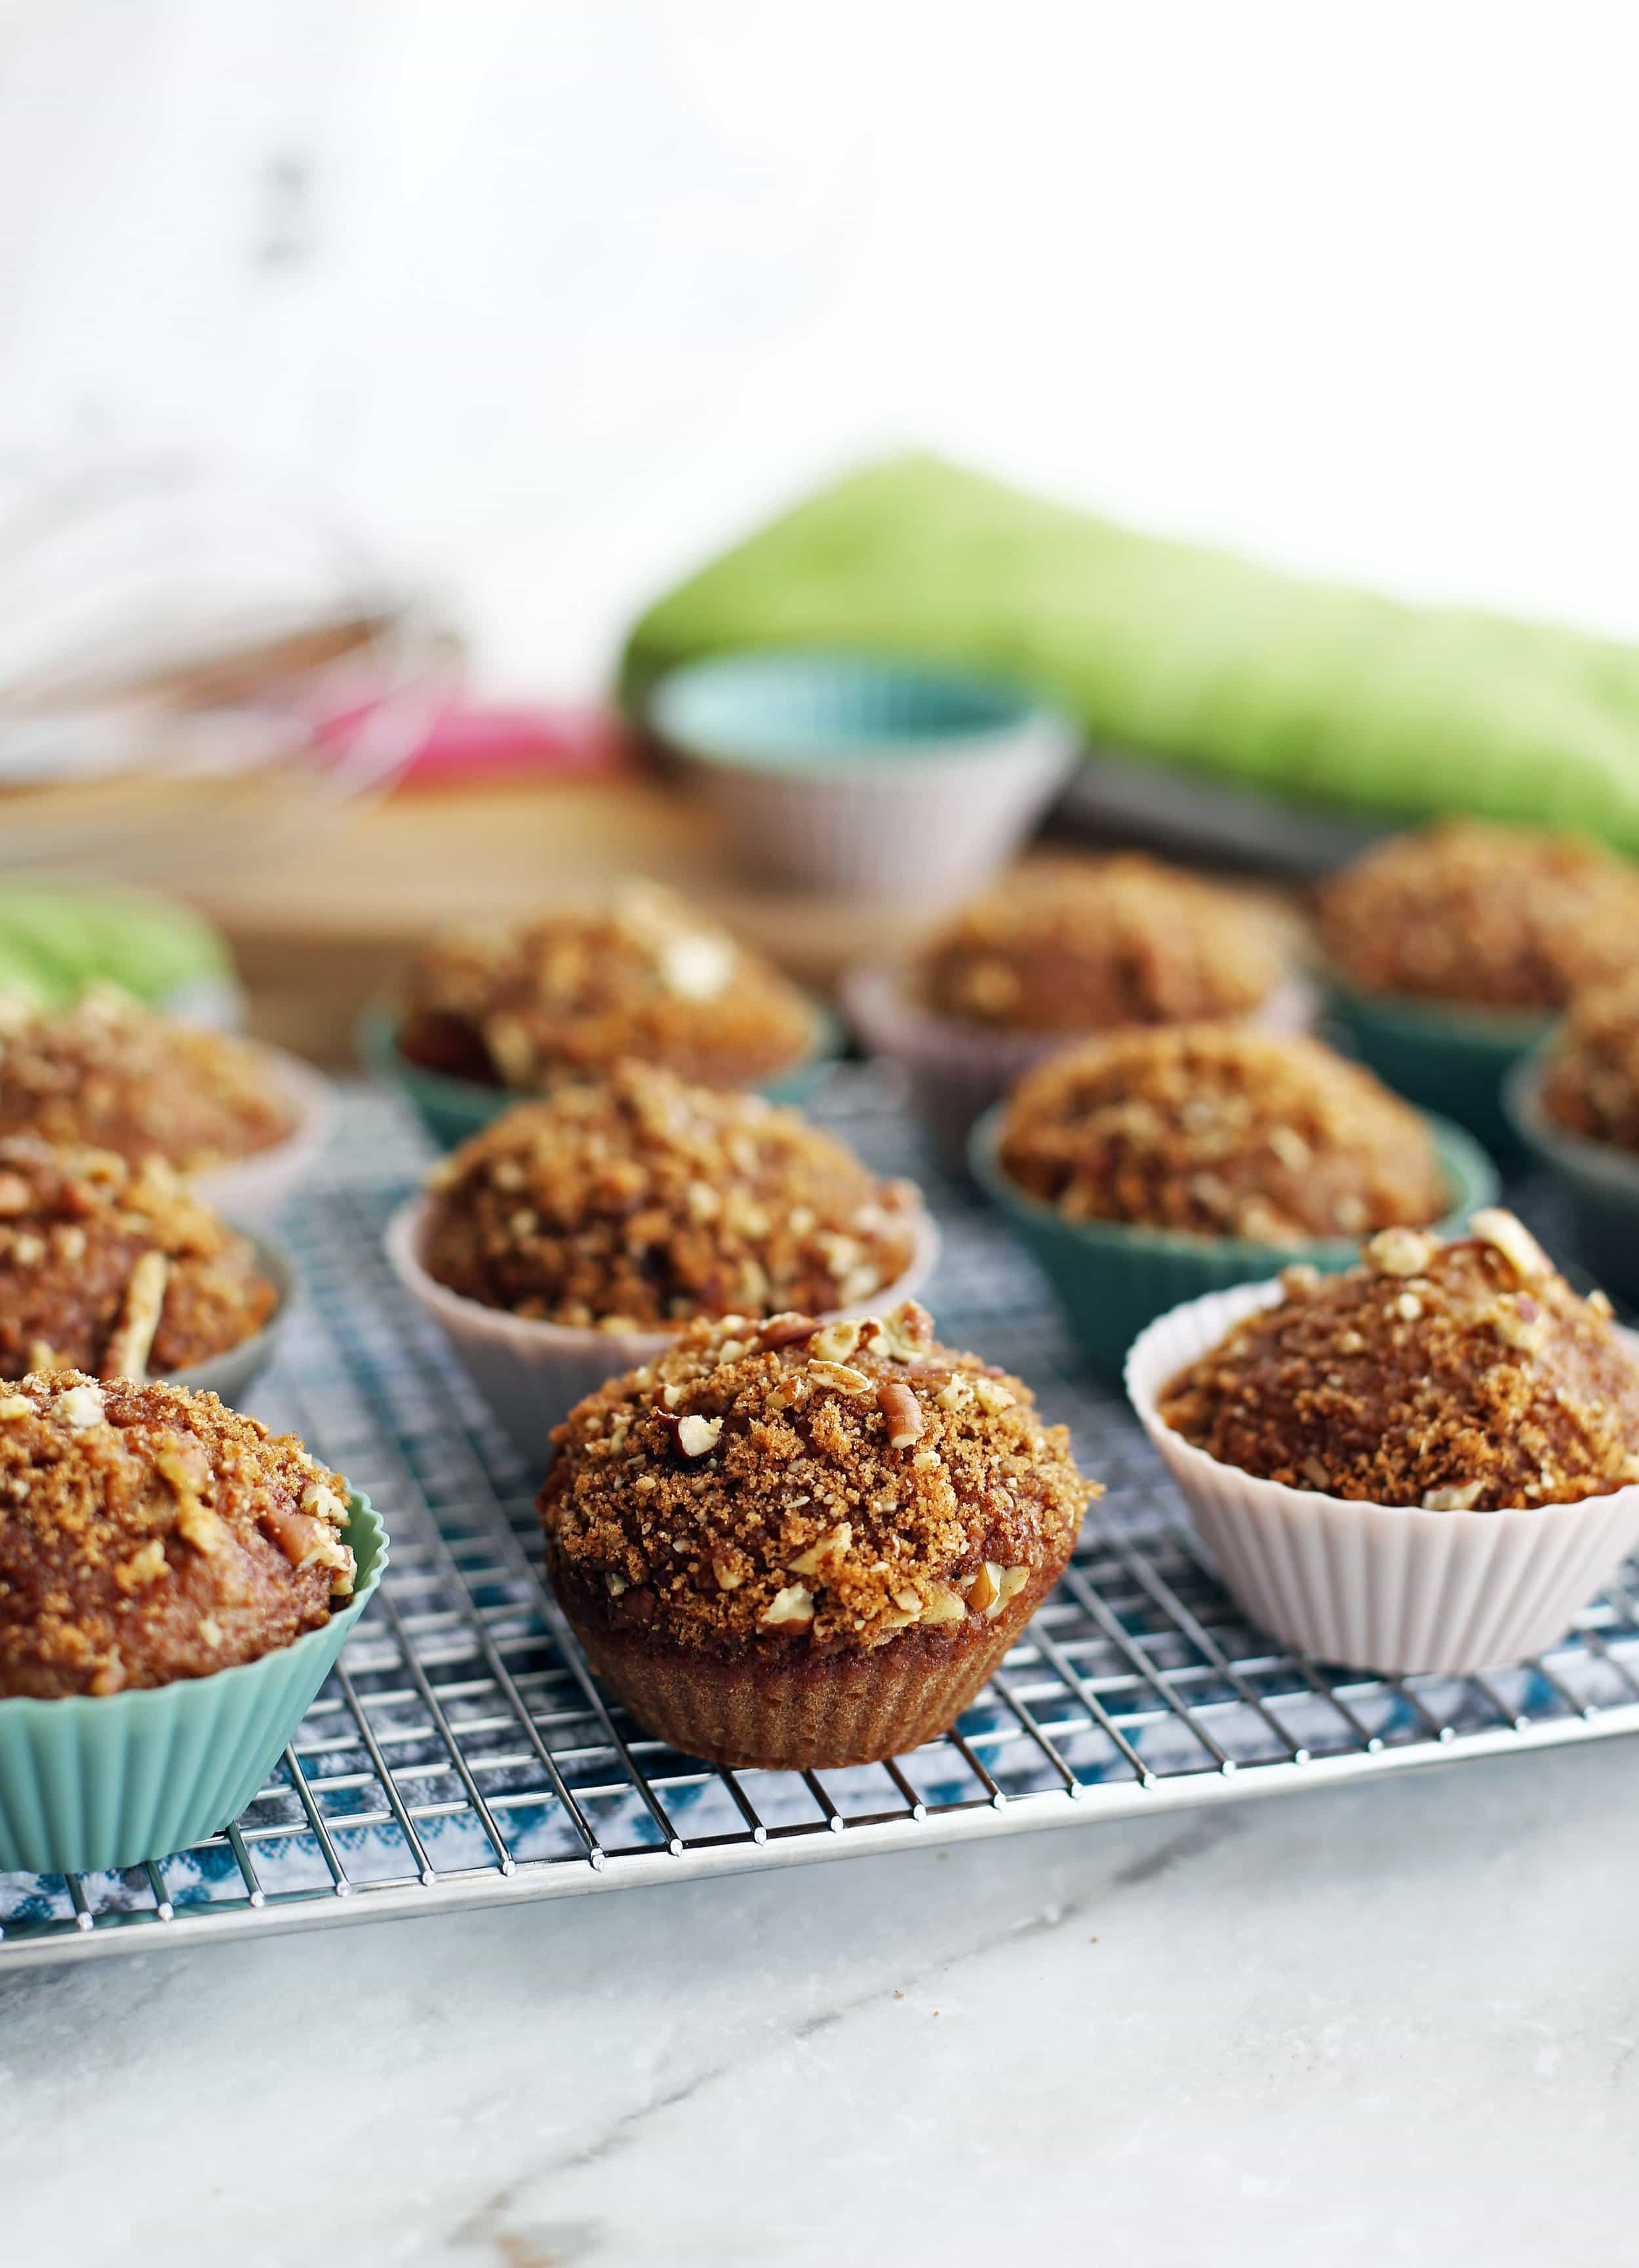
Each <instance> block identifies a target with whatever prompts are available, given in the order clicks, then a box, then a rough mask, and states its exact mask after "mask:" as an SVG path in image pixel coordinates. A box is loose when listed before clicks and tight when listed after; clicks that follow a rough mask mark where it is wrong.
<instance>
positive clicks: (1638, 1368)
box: [1158, 1207, 1639, 1512]
mask: <svg viewBox="0 0 1639 2268" xmlns="http://www.w3.org/2000/svg"><path fill="white" fill-rule="evenodd" d="M1471 1227H1472V1230H1473V1233H1472V1234H1470V1235H1468V1236H1465V1237H1461V1238H1458V1239H1455V1240H1453V1241H1451V1242H1449V1243H1441V1242H1439V1241H1437V1239H1434V1238H1423V1239H1422V1240H1419V1241H1420V1242H1421V1244H1422V1247H1423V1249H1422V1251H1421V1253H1418V1254H1415V1255H1414V1254H1413V1252H1412V1250H1411V1248H1410V1246H1409V1244H1407V1242H1406V1241H1404V1239H1403V1238H1402V1237H1401V1235H1400V1233H1399V1232H1394V1231H1390V1232H1388V1233H1386V1234H1385V1236H1380V1237H1377V1238H1374V1239H1372V1240H1371V1242H1369V1243H1368V1244H1367V1245H1366V1246H1365V1248H1364V1250H1363V1255H1362V1261H1361V1264H1360V1265H1359V1266H1358V1267H1356V1268H1353V1269H1351V1270H1349V1273H1348V1274H1347V1275H1342V1276H1327V1277H1313V1276H1310V1275H1307V1274H1305V1275H1304V1276H1302V1277H1299V1276H1298V1275H1297V1271H1291V1272H1290V1276H1291V1279H1290V1280H1288V1281H1287V1283H1286V1292H1285V1297H1284V1298H1283V1300H1281V1302H1280V1304H1279V1305H1278V1306H1276V1307H1271V1308H1268V1309H1265V1310H1264V1311H1262V1312H1261V1313H1260V1314H1253V1315H1249V1316H1246V1318H1244V1319H1243V1321H1241V1322H1238V1323H1237V1324H1236V1325H1235V1326H1234V1328H1233V1329H1231V1331H1230V1332H1229V1334H1228V1335H1227V1337H1225V1338H1224V1340H1223V1341H1222V1342H1221V1344H1219V1345H1217V1346H1216V1347H1214V1348H1213V1349H1212V1350H1211V1351H1209V1353H1207V1354H1204V1355H1202V1357H1201V1358H1200V1359H1199V1360H1198V1361H1196V1362H1194V1363H1192V1364H1191V1365H1190V1366H1188V1367H1187V1369H1185V1370H1183V1371H1181V1372H1180V1374H1179V1375H1178V1376H1177V1377H1176V1378H1175V1379H1173V1380H1172V1382H1171V1383H1170V1384H1169V1385H1168V1386H1167V1387H1166V1388H1165V1391H1164V1392H1163V1393H1162V1395H1160V1397H1159V1403H1158V1406H1159V1410H1160V1414H1161V1416H1162V1418H1164V1419H1165V1422H1166V1424H1167V1425H1171V1426H1172V1428H1173V1430H1174V1431H1175V1432H1179V1433H1181V1434H1182V1435H1183V1436H1184V1438H1185V1439H1186V1440H1190V1441H1193V1442H1194V1443H1195V1445H1196V1446H1197V1447H1199V1448H1202V1449H1204V1450H1206V1452H1207V1453H1208V1454H1209V1455H1210V1456H1213V1457H1216V1459H1217V1460H1218V1461H1219V1462H1220V1463H1222V1464H1226V1465H1233V1466H1236V1467H1238V1469H1240V1470H1241V1471H1242V1472H1247V1473H1254V1474H1257V1475H1259V1476H1260V1477H1262V1478H1264V1479H1266V1480H1274V1481H1282V1482H1284V1483H1285V1484H1286V1485H1287V1486H1288V1487H1290V1488H1312V1489H1319V1490H1321V1491H1324V1493H1326V1494H1327V1495H1328V1496H1335V1497H1345V1498H1352V1499H1356V1500H1358V1501H1362V1502H1366V1503H1371V1504H1385V1505H1420V1506H1424V1507H1425V1508H1426V1509H1428V1510H1430V1511H1434V1512H1451V1511H1468V1510H1479V1511H1482V1512H1494V1511H1497V1510H1500V1509H1502V1508H1503V1507H1505V1506H1532V1505H1539V1504H1569V1503H1574V1502H1575V1501H1577V1499H1580V1498H1583V1497H1587V1496H1598V1495H1603V1494H1605V1493H1606V1492H1608V1491H1611V1490H1613V1489H1616V1488H1620V1487H1623V1486H1625V1485H1626V1484H1628V1483H1629V1482H1633V1481H1639V1363H1635V1359H1634V1358H1633V1357H1632V1355H1631V1354H1630V1353H1629V1352H1628V1349H1627V1347H1626V1346H1625V1345H1624V1344H1622V1342H1621V1339H1620V1338H1619V1337H1617V1335H1616V1332H1615V1330H1614V1329H1613V1325H1612V1322H1611V1310H1610V1303H1609V1301H1608V1300H1603V1299H1601V1298H1600V1297H1599V1295H1598V1294H1596V1295H1594V1296H1593V1297H1592V1298H1591V1299H1587V1300H1583V1299H1579V1298H1578V1297H1577V1293H1576V1292H1573V1291H1572V1290H1571V1288H1570V1286H1569V1284H1567V1283H1566V1282H1565V1280H1564V1278H1563V1277H1562V1276H1560V1275H1559V1274H1558V1273H1557V1272H1556V1271H1555V1270H1554V1266H1553V1264H1552V1263H1551V1262H1550V1261H1549V1260H1548V1259H1547V1256H1546V1255H1545V1254H1544V1253H1543V1252H1542V1250H1541V1248H1540V1246H1539V1245H1538V1244H1537V1242H1536V1240H1535V1239H1534V1238H1533V1237H1532V1235H1531V1233H1530V1232H1529V1231H1528V1230H1527V1229H1526V1228H1525V1226H1524V1224H1523V1223H1522V1222H1520V1221H1519V1220H1518V1219H1516V1218H1515V1217H1514V1215H1513V1214H1512V1213H1510V1212H1505V1211H1502V1210H1501V1209H1500V1208H1489V1207H1488V1208H1487V1209H1485V1210H1484V1211H1481V1212H1477V1213H1476V1214H1475V1215H1474V1220H1473V1222H1472V1224H1471ZM1414 1261H1415V1265H1414V1264H1413V1263H1414Z"/></svg>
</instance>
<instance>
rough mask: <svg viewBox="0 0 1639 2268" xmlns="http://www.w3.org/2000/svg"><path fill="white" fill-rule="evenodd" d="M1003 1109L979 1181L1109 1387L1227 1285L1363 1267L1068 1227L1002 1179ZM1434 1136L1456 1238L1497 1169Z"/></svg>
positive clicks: (1137, 1232) (1349, 1246) (1201, 1240)
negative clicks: (1165, 1325)
mask: <svg viewBox="0 0 1639 2268" xmlns="http://www.w3.org/2000/svg"><path fill="white" fill-rule="evenodd" d="M1004 1108H1005V1105H1003V1104H1001V1103H998V1104H996V1107H995V1108H993V1109H990V1110H988V1111H987V1112H986V1113H985V1115H984V1116H983V1117H982V1118H981V1119H980V1121H979V1122H978V1123H977V1125H976V1126H975V1127H974V1130H973V1136H972V1138H971V1141H970V1144H969V1147H968V1162H969V1164H970V1166H971V1167H972V1169H973V1174H974V1180H975V1181H977V1182H979V1184H980V1186H981V1188H982V1189H983V1190H984V1191H985V1193H986V1195H987V1196H988V1197H989V1198H990V1200H991V1202H992V1203H993V1204H995V1205H996V1207H997V1209H998V1210H999V1211H1002V1212H1003V1213H1004V1214H1005V1215H1006V1216H1007V1219H1008V1220H1009V1221H1010V1223H1011V1226H1012V1227H1013V1229H1014V1231H1015V1233H1017V1234H1018V1238H1019V1240H1020V1241H1021V1242H1022V1243H1023V1244H1024V1245H1025V1248H1026V1249H1027V1250H1028V1251H1029V1252H1030V1253H1031V1255H1032V1256H1033V1258H1034V1259H1035V1260H1036V1262H1037V1263H1039V1265H1040V1268H1041V1270H1042V1272H1043V1274H1044V1275H1045V1276H1046V1277H1047V1280H1048V1282H1049V1283H1050V1284H1051V1285H1052V1286H1053V1288H1054V1290H1055V1292H1056V1293H1057V1294H1058V1297H1059V1300H1060V1303H1061V1305H1062V1307H1063V1309H1064V1312H1065V1314H1066V1315H1067V1316H1068V1317H1069V1323H1070V1328H1071V1329H1072V1330H1073V1331H1074V1332H1075V1334H1076V1337H1077V1339H1078V1340H1079V1341H1080V1342H1081V1344H1082V1346H1083V1348H1084V1350H1085V1351H1086V1353H1087V1356H1088V1358H1089V1359H1090V1361H1091V1365H1092V1367H1093V1370H1094V1371H1095V1373H1097V1375H1098V1376H1099V1377H1100V1378H1101V1379H1104V1380H1106V1381H1108V1382H1109V1383H1111V1384H1114V1383H1117V1382H1118V1381H1120V1378H1121V1365H1122V1363H1123V1362H1124V1360H1125V1359H1126V1356H1127V1351H1128V1347H1130V1346H1131V1344H1132V1343H1133V1341H1134V1340H1135V1339H1136V1337H1137V1336H1138V1334H1139V1332H1140V1331H1141V1330H1143V1328H1144V1326H1145V1324H1146V1323H1149V1322H1153V1321H1154V1319H1155V1317H1156V1316H1157V1315H1160V1314H1165V1313H1166V1311H1167V1309H1168V1308H1169V1307H1180V1306H1181V1305H1182V1304H1183V1302H1184V1301H1185V1300H1196V1299H1199V1298H1201V1297H1202V1294H1203V1293H1205V1292H1221V1291H1225V1290H1227V1289H1228V1288H1229V1287H1230V1286H1231V1285H1235V1284H1253V1283H1258V1282H1260V1281H1261V1280H1262V1279H1263V1278H1267V1277H1270V1276H1278V1275H1279V1274H1280V1272H1281V1270H1282V1269H1283V1268H1290V1267H1292V1266H1293V1265H1294V1264H1295V1263H1300V1262H1305V1261H1306V1262H1307V1263H1310V1265H1311V1266H1312V1267H1315V1268H1319V1269H1320V1270H1322V1271H1323V1272H1324V1273H1326V1274H1327V1275H1334V1274H1336V1273H1338V1272H1340V1271H1341V1270H1343V1269H1345V1268H1349V1267H1351V1266H1352V1265H1353V1264H1354V1263H1355V1261H1356V1259H1357V1258H1358V1257H1359V1252H1360V1247H1359V1244H1358V1241H1356V1240H1354V1239H1344V1238H1327V1239H1326V1240H1324V1241H1317V1242H1314V1243H1312V1244H1283V1245H1273V1244H1253V1243H1248V1242H1246V1241H1242V1240H1240V1239H1238V1238H1233V1237H1221V1238H1220V1237H1207V1236H1190V1235H1187V1234H1183V1233H1180V1232H1177V1231H1173V1230H1166V1229H1150V1228H1134V1227H1131V1226H1128V1225H1127V1224H1126V1223H1124V1222H1119V1221H1072V1220H1066V1219H1064V1217H1063V1215H1062V1213H1059V1212H1056V1211H1055V1210H1054V1209H1053V1207H1052V1206H1051V1205H1046V1204H1040V1203H1039V1202H1038V1201H1037V1200H1036V1199H1035V1198H1033V1197H1026V1196H1025V1193H1024V1191H1023V1190H1022V1189H1018V1187H1016V1185H1015V1184H1014V1183H1013V1182H1011V1181H1010V1180H1009V1178H1008V1176H1007V1175H1006V1174H1005V1173H1004V1172H1003V1168H1002V1164H1001V1160H1000V1159H999V1158H998V1156H997V1154H996V1146H997V1139H998V1136H999V1134H1000V1130H1001V1123H1002V1118H1003V1111H1004ZM1428 1126H1429V1131H1430V1135H1431V1137H1432V1138H1433V1141H1434V1146H1435V1149H1436V1151H1437V1153H1438V1156H1439V1160H1440V1164H1441V1166H1442V1167H1443V1168H1444V1172H1445V1175H1446V1178H1447V1181H1448V1182H1449V1184H1450V1187H1451V1190H1452V1206H1451V1210H1450V1211H1449V1212H1447V1214H1446V1215H1445V1217H1444V1219H1442V1221H1441V1222H1440V1224H1439V1226H1440V1229H1441V1231H1442V1233H1444V1234H1446V1235H1450V1234H1452V1233H1455V1231H1456V1230H1457V1229H1459V1227H1460V1226H1462V1225H1463V1223H1464V1222H1466V1219H1467V1218H1468V1216H1469V1214H1470V1213H1471V1212H1473V1211H1474V1209H1475V1208H1476V1207H1477V1206H1480V1205H1483V1204H1491V1203H1492V1202H1493V1200H1494V1199H1495V1198H1496V1195H1497V1192H1498V1188H1499V1184H1498V1181H1497V1175H1496V1167H1494V1166H1493V1165H1492V1163H1491V1160H1489V1158H1488V1157H1487V1156H1486V1154H1485V1152H1484V1151H1483V1150H1481V1147H1480V1146H1479V1145H1478V1143H1476V1142H1474V1141H1473V1140H1472V1139H1471V1138H1470V1137H1469V1136H1468V1135H1467V1134H1466V1133H1465V1132H1464V1131H1463V1130H1462V1129H1461V1127H1459V1126H1453V1125H1452V1124H1450V1123H1448V1122H1447V1121H1446V1120H1444V1119H1442V1118H1436V1117H1433V1116H1429V1117H1428Z"/></svg>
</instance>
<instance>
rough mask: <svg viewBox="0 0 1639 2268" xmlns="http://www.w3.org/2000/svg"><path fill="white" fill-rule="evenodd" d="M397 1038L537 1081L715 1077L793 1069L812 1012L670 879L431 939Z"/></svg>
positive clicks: (499, 1082)
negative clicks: (626, 1075)
mask: <svg viewBox="0 0 1639 2268" xmlns="http://www.w3.org/2000/svg"><path fill="white" fill-rule="evenodd" d="M405 1008H406V1013H405V1017H404V1021H403V1024H402V1026H401V1030H400V1034H399V1046H400V1049H401V1052H402V1053H404V1054H405V1055H407V1056H408V1057H410V1058H411V1060H412V1061H415V1062H418V1063H422V1064H426V1065H427V1066H428V1067H429V1068H430V1069H432V1070H436V1071H447V1072H449V1073H451V1074H452V1075H454V1076H456V1077H461V1078H467V1079H479V1080H481V1081H484V1082H487V1083H489V1084H490V1085H494V1086H505V1087H510V1088H512V1089H513V1090H514V1091H516V1092H518V1093H520V1094H529V1093H537V1092H540V1090H542V1089H544V1088H546V1087H548V1086H551V1085H552V1084H554V1083H555V1081H556V1080H557V1079H562V1078H566V1077H568V1078H573V1077H577V1076H584V1074H585V1073H587V1072H589V1071H592V1072H597V1071H606V1070H607V1069H608V1068H609V1066H610V1065H611V1064H614V1062H615V1061H616V1060H617V1059H618V1058H619V1057H622V1056H635V1057H641V1058H643V1060H644V1061H645V1062H649V1063H656V1064H664V1065H665V1066H666V1067H667V1068H668V1069H670V1070H672V1071H676V1072H677V1073H678V1074H679V1075H680V1077H682V1078H684V1079H693V1080H695V1081H698V1082H699V1083H700V1084H702V1085H703V1086H740V1085H746V1084H751V1083H753V1082H754V1081H756V1080H757V1079H763V1078H768V1077H769V1076H771V1075H772V1074H773V1073H775V1072H776V1071H782V1070H783V1069H785V1068H787V1067H788V1066H789V1065H790V1064H794V1063H796V1062H797V1061H799V1060H800V1059H801V1058H802V1057H804V1056H805V1055H807V1054H808V1053H809V1052H810V1051H811V1050H812V1047H813V1044H814V1038H815V1031H814V1020H813V1013H812V1010H811V1008H810V1007H809V1005H808V1003H807V1001H806V1000H805V998H803V995H802V994H801V992H799V991H798V990H797V987H796V986H795V985H793V984H791V983H789V982H788V981H787V979H786V978H785V977H783V976H781V975H780V973H779V971H778V970H777V969H775V968H774V967H773V966H772V965H771V964H770V963H769V962H768V961H764V960H762V959H761V957H760V956H759V955H758V954H753V953H750V952H748V951H747V950H746V947H745V946H741V945H739V944H738V943H737V942H736V941H735V939H733V938H731V936H730V935H729V934H728V932H726V931H725V930H723V929H720V928H719V927H718V926H717V924H715V923H714V922H711V921H709V920H708V918H707V917H705V916H704V915H703V914H701V913H699V912H697V911H696V910H695V909H694V908H693V907H692V906H689V905H687V903H685V902H684V901H682V900H681V899H680V898H677V897H674V896H673V895H672V894H671V893H670V892H669V891H665V890H659V889H655V888H652V887H650V886H648V885H646V884H645V885H636V884H634V885H631V886H629V887H627V888H625V889H623V890H621V891H618V892H617V893H615V894H614V895H613V896H612V897H611V898H610V899H609V901H608V902H607V903H606V905H604V906H601V907H597V908H591V909H567V910H564V911H561V912H554V913H549V914H543V915H540V916H538V917H534V918H533V919H529V920H525V921H511V922H502V923H489V924H483V925H482V926H478V927H469V928H467V929H462V930H458V931H452V932H449V933H447V934H446V935H445V936H443V937H439V938H436V939H434V940H433V941H432V943H431V944H430V946H428V947H427V948H426V950H425V951H424V952H423V954H422V955H421V957H420V958H419V960H418V961H416V962H415V965H414V967H413V968H411V970H410V972H409V975H408V980H407V983H406V987H405Z"/></svg>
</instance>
